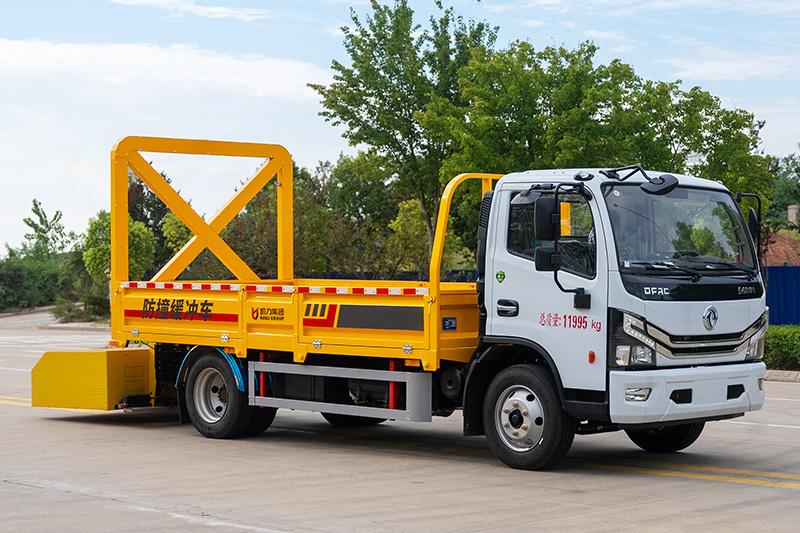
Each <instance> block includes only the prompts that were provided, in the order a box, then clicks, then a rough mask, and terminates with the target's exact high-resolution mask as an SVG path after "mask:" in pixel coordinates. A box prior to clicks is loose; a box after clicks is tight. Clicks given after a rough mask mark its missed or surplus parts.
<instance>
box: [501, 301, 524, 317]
mask: <svg viewBox="0 0 800 533" xmlns="http://www.w3.org/2000/svg"><path fill="white" fill-rule="evenodd" d="M517 315H519V303H518V302H517V301H516V300H497V316H517Z"/></svg>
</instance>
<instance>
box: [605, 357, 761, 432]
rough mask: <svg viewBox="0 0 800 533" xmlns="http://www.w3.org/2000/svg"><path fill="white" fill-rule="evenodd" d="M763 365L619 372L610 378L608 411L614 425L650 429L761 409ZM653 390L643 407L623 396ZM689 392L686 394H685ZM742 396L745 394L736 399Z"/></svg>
mask: <svg viewBox="0 0 800 533" xmlns="http://www.w3.org/2000/svg"><path fill="white" fill-rule="evenodd" d="M765 374H766V366H765V365H764V363H760V362H759V363H744V364H734V365H721V366H707V367H695V368H671V369H664V370H639V371H627V372H626V371H621V370H612V371H611V372H610V375H609V410H610V414H611V421H612V422H613V423H616V424H650V423H657V422H669V421H674V420H687V421H689V420H692V419H703V418H714V417H716V416H726V415H735V414H739V413H745V412H747V411H754V410H756V409H761V406H762V405H764V391H763V390H761V388H760V387H759V380H762V379H763V378H764V375H765ZM647 388H649V389H651V393H650V396H649V397H648V399H647V400H645V401H628V400H626V399H625V391H626V390H629V389H647ZM689 390H690V391H691V392H687V391H689ZM740 391H741V394H737V393H739V392H740Z"/></svg>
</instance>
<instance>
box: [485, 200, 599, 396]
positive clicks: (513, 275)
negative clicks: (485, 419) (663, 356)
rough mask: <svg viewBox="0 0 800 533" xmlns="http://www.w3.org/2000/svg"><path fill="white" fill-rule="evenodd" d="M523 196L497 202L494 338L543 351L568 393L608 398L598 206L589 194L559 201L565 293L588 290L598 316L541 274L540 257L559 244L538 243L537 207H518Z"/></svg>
mask: <svg viewBox="0 0 800 533" xmlns="http://www.w3.org/2000/svg"><path fill="white" fill-rule="evenodd" d="M520 192H522V191H521V190H520V189H519V188H517V189H513V188H510V189H505V190H500V191H497V192H496V193H495V198H494V201H493V206H492V227H493V228H494V236H495V238H494V239H493V242H492V243H490V245H489V246H490V250H489V253H487V259H486V267H487V268H486V296H487V297H486V310H487V323H486V333H487V336H488V337H490V339H489V340H491V337H495V338H496V339H495V341H497V342H508V343H514V342H515V339H524V340H526V341H531V342H533V343H535V344H536V345H538V346H540V347H541V348H542V349H543V350H544V351H546V352H547V354H549V356H550V358H551V360H552V361H553V363H554V364H555V366H556V367H557V370H558V372H559V375H560V377H561V381H562V384H563V386H564V387H565V388H569V389H585V390H595V391H602V390H605V384H606V355H607V354H606V337H607V334H606V328H607V303H608V285H607V278H608V276H607V271H608V270H607V269H608V262H607V256H606V242H605V239H604V238H603V231H602V227H603V225H602V224H601V223H600V218H599V210H598V208H597V204H596V202H595V201H594V200H592V199H588V198H586V197H585V196H583V195H581V194H567V195H562V194H559V203H560V206H561V237H560V238H559V242H558V246H559V252H560V253H561V257H562V263H563V264H562V267H561V269H560V270H559V272H558V273H557V276H558V281H559V282H560V283H561V285H562V286H563V287H564V288H565V289H574V288H578V287H582V288H583V289H584V290H585V291H586V292H587V293H588V294H589V295H591V304H590V308H589V309H577V308H576V307H575V298H574V296H575V295H574V294H573V293H567V292H562V291H561V290H560V289H559V288H558V286H557V284H556V283H555V280H554V273H553V272H552V271H540V270H536V263H535V253H536V249H537V248H538V247H540V246H551V245H552V244H553V243H552V241H537V240H536V239H535V236H534V227H533V224H534V216H535V212H534V211H535V203H531V202H517V203H514V202H513V199H514V198H515V197H516V196H517V195H518V194H520ZM542 194H543V195H548V194H550V195H552V191H544V192H543V193H542Z"/></svg>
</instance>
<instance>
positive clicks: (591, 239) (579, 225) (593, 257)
mask: <svg viewBox="0 0 800 533" xmlns="http://www.w3.org/2000/svg"><path fill="white" fill-rule="evenodd" d="M513 197H514V195H513V194H512V199H513ZM559 199H560V203H561V206H560V210H561V237H560V238H559V240H558V248H559V253H560V254H561V269H562V270H565V271H567V272H571V273H573V274H577V275H578V276H582V277H586V278H593V277H594V276H595V274H596V272H597V246H596V242H595V229H594V219H593V218H592V211H591V209H590V208H589V204H588V203H587V201H586V199H585V198H584V197H583V196H581V195H577V194H567V195H563V196H562V195H559ZM534 206H535V204H534V203H527V204H523V205H514V204H513V203H512V204H511V205H509V216H508V234H507V236H506V243H507V249H508V252H509V253H510V254H512V255H516V256H519V257H524V258H525V259H528V260H530V261H534V257H535V254H536V248H538V247H539V246H553V241H539V240H536V237H535V234H534V230H533V223H534V209H535V207H534Z"/></svg>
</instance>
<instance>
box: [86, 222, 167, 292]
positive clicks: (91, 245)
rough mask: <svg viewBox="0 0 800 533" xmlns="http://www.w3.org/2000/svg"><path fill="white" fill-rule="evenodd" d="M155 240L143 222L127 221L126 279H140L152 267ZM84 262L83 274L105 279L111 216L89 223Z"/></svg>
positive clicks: (109, 260)
mask: <svg viewBox="0 0 800 533" xmlns="http://www.w3.org/2000/svg"><path fill="white" fill-rule="evenodd" d="M154 253H155V238H154V237H153V232H152V230H150V229H149V228H148V227H146V226H145V225H144V224H143V223H142V222H134V221H133V219H132V218H131V217H130V216H129V217H128V278H129V279H131V280H139V279H142V275H143V274H144V273H145V271H146V270H147V269H148V268H150V267H151V266H152V265H153V254H154ZM83 262H84V264H85V265H86V271H87V272H88V273H89V274H90V275H91V276H92V277H93V278H95V279H106V276H107V274H108V272H109V269H110V268H111V215H110V214H109V213H108V211H100V212H99V213H97V216H96V217H94V218H92V219H90V220H89V228H88V229H87V230H86V240H85V247H84V251H83Z"/></svg>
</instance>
